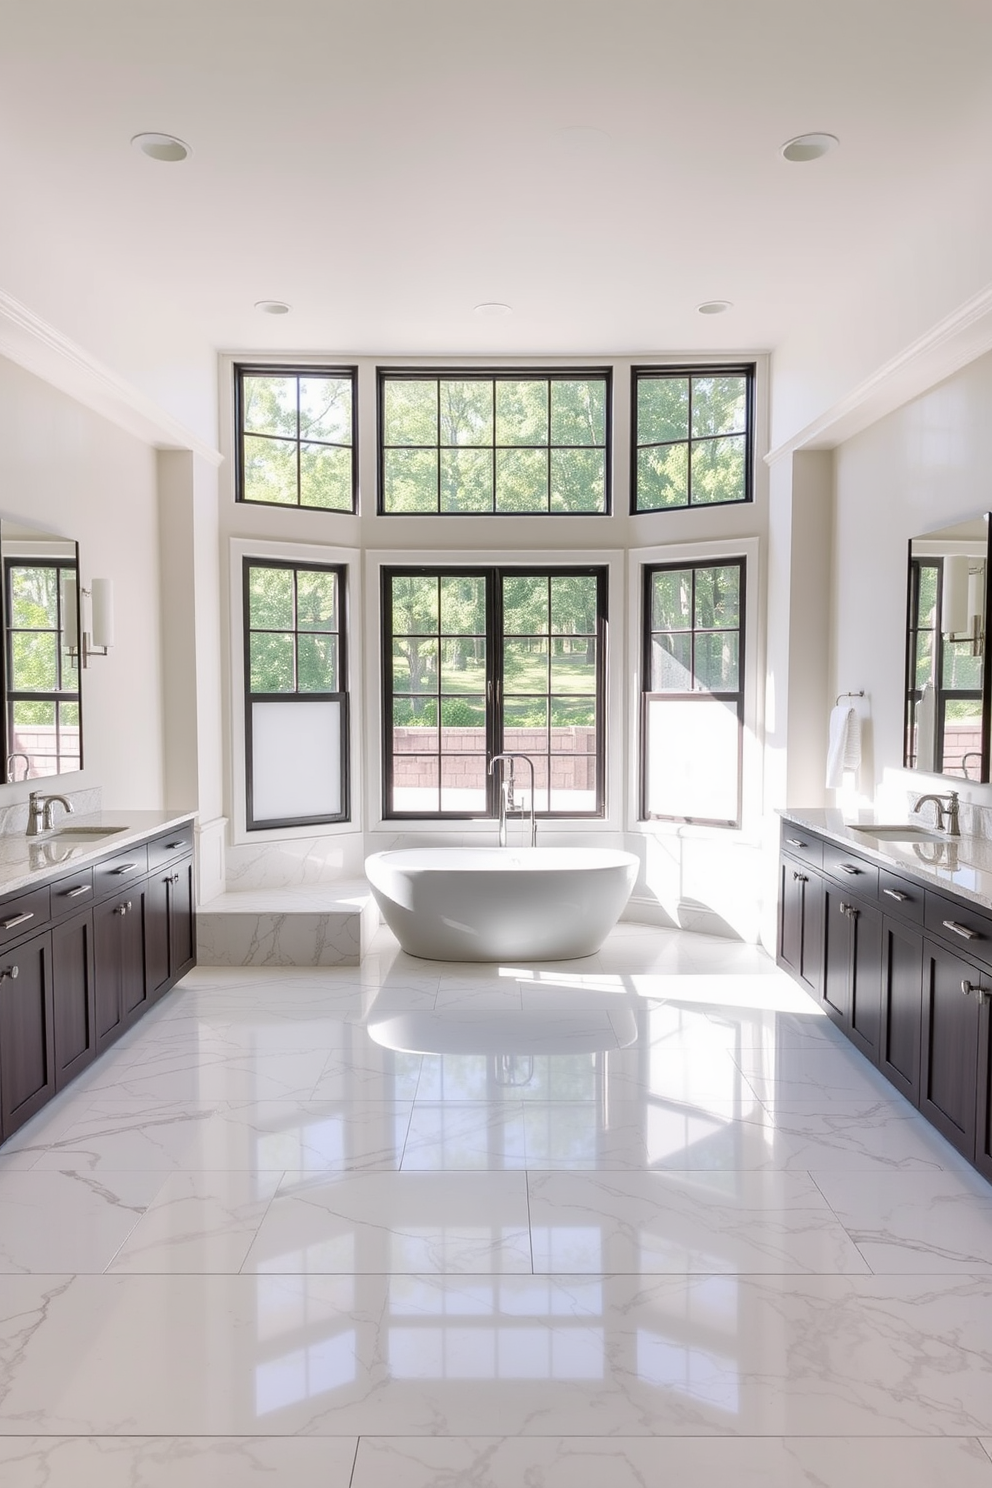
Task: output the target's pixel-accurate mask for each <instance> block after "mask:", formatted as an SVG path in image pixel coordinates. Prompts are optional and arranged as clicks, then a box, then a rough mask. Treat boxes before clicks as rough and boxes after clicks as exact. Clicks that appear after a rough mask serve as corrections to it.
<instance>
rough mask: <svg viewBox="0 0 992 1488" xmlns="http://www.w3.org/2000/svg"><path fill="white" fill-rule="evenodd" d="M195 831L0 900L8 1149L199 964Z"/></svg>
mask: <svg viewBox="0 0 992 1488" xmlns="http://www.w3.org/2000/svg"><path fill="white" fill-rule="evenodd" d="M192 842H193V830H192V823H184V824H182V825H181V826H180V827H178V828H175V827H174V828H173V829H172V830H171V831H170V832H167V833H162V834H159V835H158V836H157V837H152V838H150V839H148V841H147V842H139V843H136V844H132V846H131V847H130V849H128V850H127V851H125V852H117V853H113V854H111V855H108V856H107V857H104V858H100V859H98V860H97V861H96V862H94V863H93V864H92V865H91V866H90V865H88V866H86V867H83V868H80V869H78V870H77V871H76V872H74V873H71V874H65V875H64V876H63V877H61V878H59V879H57V880H56V881H55V882H53V883H52V884H50V885H44V886H42V887H41V888H38V889H34V890H31V891H29V892H28V893H21V894H16V895H12V896H7V897H6V898H0V1140H2V1139H5V1138H6V1137H9V1136H11V1135H12V1133H13V1132H14V1131H16V1130H17V1128H18V1127H19V1126H21V1125H22V1124H23V1122H25V1121H26V1120H27V1119H28V1118H29V1117H30V1116H33V1115H34V1114H35V1112H37V1111H39V1110H40V1109H41V1107H42V1106H43V1105H44V1104H45V1103H46V1101H48V1100H49V1099H51V1097H52V1096H53V1095H54V1094H55V1093H56V1091H58V1090H61V1089H62V1088H63V1086H65V1085H66V1084H68V1082H69V1081H70V1080H71V1079H73V1078H74V1076H75V1075H77V1074H79V1073H80V1071H81V1070H83V1069H85V1068H86V1066H87V1065H88V1064H90V1063H91V1062H92V1061H93V1059H95V1058H96V1057H97V1055H98V1054H99V1053H100V1052H101V1050H103V1049H104V1048H106V1047H107V1046H108V1045H109V1044H111V1043H113V1042H114V1040H115V1039H116V1038H118V1037H119V1036H120V1035H121V1034H122V1033H123V1032H124V1031H125V1029H127V1028H129V1027H130V1026H131V1025H132V1024H133V1023H134V1022H135V1021H136V1020H137V1019H138V1018H140V1017H141V1016H142V1015H143V1013H144V1012H145V1011H146V1009H147V1008H148V1007H149V1006H150V1005H151V1004H152V1002H154V1001H155V1000H157V999H158V998H159V997H161V996H163V995H164V993H165V992H167V991H168V990H169V989H170V988H171V987H172V986H174V984H175V983H176V982H177V981H178V980H179V979H180V977H182V976H184V975H185V973H186V972H187V971H189V970H190V968H191V967H192V966H193V965H195V962H196V917H195V903H196V899H195V880H194V872H193V856H192Z"/></svg>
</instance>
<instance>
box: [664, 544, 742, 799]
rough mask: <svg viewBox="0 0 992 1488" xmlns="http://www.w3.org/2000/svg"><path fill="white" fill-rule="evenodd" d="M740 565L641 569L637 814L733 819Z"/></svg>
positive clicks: (738, 737)
mask: <svg viewBox="0 0 992 1488" xmlns="http://www.w3.org/2000/svg"><path fill="white" fill-rule="evenodd" d="M745 567H746V565H745V560H744V559H743V558H721V559H720V560H719V561H718V562H708V563H679V564H657V565H652V566H650V567H646V568H645V569H644V601H643V617H644V620H643V624H644V653H643V660H642V668H643V671H642V675H643V678H644V681H643V688H644V691H643V694H642V700H641V707H642V714H641V766H642V780H641V817H642V819H643V820H649V819H657V818H660V819H663V820H668V821H681V822H705V823H710V824H712V825H714V826H725V827H737V826H739V825H740V819H741V773H742V772H741V761H742V746H743V731H744V598H745V596H744V582H745Z"/></svg>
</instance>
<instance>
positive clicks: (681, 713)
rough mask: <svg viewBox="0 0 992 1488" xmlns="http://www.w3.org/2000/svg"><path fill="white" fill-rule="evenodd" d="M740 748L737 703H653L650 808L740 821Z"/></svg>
mask: <svg viewBox="0 0 992 1488" xmlns="http://www.w3.org/2000/svg"><path fill="white" fill-rule="evenodd" d="M738 750H739V729H738V722H737V710H736V708H732V707H728V706H727V704H726V703H722V702H719V701H717V699H715V698H713V699H709V698H693V699H692V700H691V701H690V700H689V699H680V698H665V699H662V700H658V701H655V702H649V703H648V747H647V754H648V789H647V797H648V799H647V808H648V811H649V812H651V813H652V814H653V815H655V816H677V817H694V818H696V819H697V820H703V821H736V819H737V769H738V765H737V762H738Z"/></svg>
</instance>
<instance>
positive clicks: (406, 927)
mask: <svg viewBox="0 0 992 1488" xmlns="http://www.w3.org/2000/svg"><path fill="white" fill-rule="evenodd" d="M365 873H366V876H367V878H368V881H369V883H370V885H371V887H372V892H373V894H374V895H375V900H376V903H377V904H378V906H379V908H380V910H381V911H382V915H383V918H384V919H385V921H386V924H387V925H388V926H389V928H390V930H392V932H393V934H394V935H395V936H396V938H397V940H398V941H399V943H400V945H401V946H402V947H403V949H404V950H405V951H408V952H409V953H410V955H411V956H424V957H426V958H427V959H428V960H432V961H505V960H508V959H512V958H514V957H526V958H528V959H530V960H534V961H549V960H552V959H559V958H562V957H573V956H591V955H592V954H593V953H594V952H595V951H598V950H599V948H600V946H601V945H602V943H603V940H604V939H605V937H606V935H607V934H608V933H609V931H610V930H612V929H613V926H614V925H615V924H616V922H617V920H618V919H619V918H620V915H621V914H622V912H623V909H624V906H625V905H626V903H627V900H628V899H629V898H630V894H631V890H632V889H633V887H634V880H635V879H636V877H637V859H636V858H635V857H634V856H633V854H632V853H627V852H619V851H616V850H614V849H609V848H597V847H576V848H558V847H525V848H520V849H517V850H515V849H513V848H506V847H493V848H460V847H457V848H456V847H448V848H446V847H435V848H421V847H409V848H399V849H396V850H394V851H392V852H379V853H372V855H371V856H370V857H368V858H366V859H365Z"/></svg>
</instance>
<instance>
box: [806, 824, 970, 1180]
mask: <svg viewBox="0 0 992 1488" xmlns="http://www.w3.org/2000/svg"><path fill="white" fill-rule="evenodd" d="M798 837H799V839H800V840H801V841H802V842H803V843H804V844H806V852H807V859H806V861H805V863H803V864H802V865H800V864H799V863H798V862H797V860H796V858H795V856H794V855H795V851H796V848H795V845H794V840H795V839H796V838H797V829H796V828H795V827H794V826H793V825H792V824H791V823H789V822H785V823H783V830H782V854H781V859H780V887H781V891H782V892H781V899H780V905H779V951H778V963H779V965H780V966H782V967H784V968H785V970H787V971H789V972H790V973H791V974H792V976H793V977H794V978H795V979H796V980H797V981H799V982H800V983H801V984H802V985H803V986H805V988H806V990H807V991H808V992H810V993H811V995H813V996H815V997H816V999H817V1000H818V1001H819V1002H820V1003H821V1005H822V1007H823V1008H824V1010H825V1011H826V1012H827V1013H828V1014H829V1016H830V1017H831V1018H832V1019H833V1021H834V1022H835V1023H837V1024H838V1026H839V1027H840V1028H841V1029H842V1030H843V1031H844V1033H845V1034H846V1035H847V1036H848V1038H849V1039H850V1040H851V1042H852V1043H854V1044H855V1045H856V1047H857V1048H858V1049H860V1050H861V1052H862V1053H863V1054H864V1055H865V1056H866V1057H867V1058H868V1059H870V1060H871V1061H872V1062H873V1063H874V1064H877V1065H878V1068H879V1069H880V1071H881V1072H882V1073H883V1074H884V1075H885V1076H886V1077H887V1079H889V1080H890V1081H891V1083H892V1084H893V1085H894V1086H895V1088H896V1089H897V1090H898V1091H899V1092H900V1093H901V1094H902V1095H903V1096H905V1097H906V1099H907V1100H909V1101H912V1103H913V1104H914V1105H916V1106H918V1107H919V1109H920V1111H921V1112H922V1113H923V1114H924V1115H925V1116H926V1117H927V1119H928V1120H929V1121H930V1122H931V1123H932V1124H933V1125H934V1126H935V1127H936V1128H937V1130H938V1131H940V1132H941V1133H942V1135H943V1136H945V1137H946V1138H947V1140H948V1141H949V1142H951V1143H952V1144H953V1145H954V1146H955V1147H956V1148H957V1149H958V1151H959V1152H961V1153H963V1155H964V1156H965V1157H967V1158H968V1160H969V1161H970V1162H972V1163H974V1164H975V1166H976V1167H977V1168H979V1170H980V1171H981V1172H983V1173H984V1174H985V1176H986V1177H988V1178H989V1179H992V914H988V913H986V912H983V911H982V909H981V908H980V907H978V906H976V905H974V904H972V903H970V902H969V901H966V900H961V899H954V898H951V897H950V896H949V895H948V894H946V893H938V892H936V891H935V890H932V889H930V888H926V887H924V886H923V885H922V884H920V883H917V882H916V881H915V880H913V879H909V878H905V877H903V876H902V875H899V874H896V873H893V872H891V871H890V870H888V869H886V868H884V867H879V866H878V865H877V864H876V863H873V862H871V861H870V860H869V859H862V858H859V857H858V855H857V854H855V853H850V852H849V851H848V850H847V849H846V848H845V847H843V846H840V845H838V844H837V843H835V842H830V841H827V840H823V841H822V842H821V843H820V847H819V852H820V858H819V863H820V866H819V869H815V868H813V867H812V866H811V863H810V861H809V858H810V856H811V855H812V854H815V852H816V847H815V845H814V844H815V843H816V841H817V839H816V836H815V834H813V833H811V832H810V831H809V830H808V829H805V828H804V829H803V830H802V832H801V833H799V834H798ZM797 867H799V868H800V871H801V872H802V874H803V876H804V877H805V879H806V880H807V882H806V883H805V884H804V885H803V893H802V895H800V894H799V893H798V892H797V890H796V889H795V888H792V887H791V885H792V884H793V883H798V880H794V879H792V875H793V873H794V872H795V871H796V869H797ZM811 886H812V887H811ZM814 902H818V903H819V905H820V911H819V915H820V918H819V926H820V933H819V940H818V941H817V939H816V934H815V931H813V929H812V922H811V923H810V924H809V925H805V926H804V925H803V913H802V911H803V903H814ZM803 933H805V935H806V937H807V938H806V940H805V941H803ZM797 947H801V953H800V952H799V951H797ZM817 954H818V956H819V961H818V964H817V965H809V964H807V962H808V961H809V960H810V959H811V958H812V957H814V956H816V955H817Z"/></svg>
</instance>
